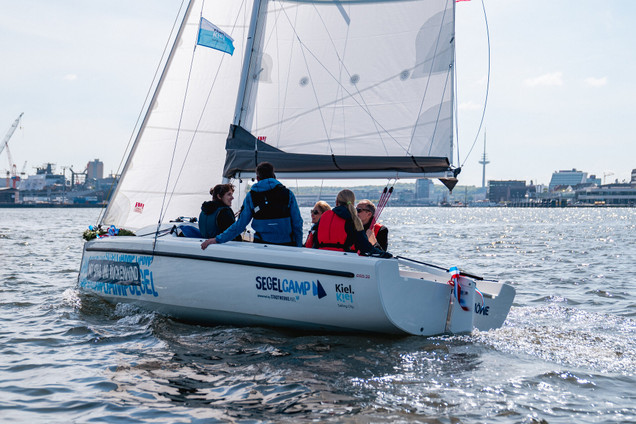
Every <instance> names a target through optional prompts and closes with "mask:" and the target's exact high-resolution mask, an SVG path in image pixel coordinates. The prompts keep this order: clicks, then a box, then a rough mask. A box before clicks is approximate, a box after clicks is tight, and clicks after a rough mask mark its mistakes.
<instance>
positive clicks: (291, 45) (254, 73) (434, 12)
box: [226, 0, 454, 176]
mask: <svg viewBox="0 0 636 424" xmlns="http://www.w3.org/2000/svg"><path fill="white" fill-rule="evenodd" d="M259 24H260V25H261V27H260V28H259V31H257V35H259V36H260V37H259V39H258V40H257V45H256V51H255V53H254V55H253V56H252V66H251V67H250V74H249V76H248V79H247V81H248V84H249V85H248V88H247V95H246V100H245V102H244V104H243V115H242V117H241V121H240V126H241V127H242V128H244V129H247V130H248V131H250V132H251V134H252V135H253V136H256V137H259V138H260V140H261V141H263V140H264V141H265V143H254V142H253V141H251V140H241V137H242V136H240V135H239V136H236V137H235V138H236V139H237V143H236V144H235V146H234V147H235V148H236V151H235V158H234V159H233V161H232V160H230V161H229V163H226V176H229V175H233V174H235V173H236V172H237V171H241V170H249V169H251V168H253V167H254V163H253V162H254V161H255V160H258V159H255V158H257V157H260V158H261V159H267V160H270V161H272V162H273V163H274V164H275V165H276V168H277V169H279V170H286V169H287V166H289V167H290V168H291V169H294V170H296V171H301V170H302V169H301V168H306V167H309V168H313V169H305V170H306V171H315V170H317V171H329V170H331V169H332V168H333V169H334V170H339V171H345V170H351V169H355V170H361V171H363V170H374V169H387V163H389V162H387V160H388V159H381V158H383V157H385V158H392V159H391V160H392V161H393V162H394V164H393V165H390V164H389V165H390V166H388V168H389V169H392V168H391V166H394V168H395V170H398V171H399V170H402V171H406V172H414V170H413V169H412V168H417V167H413V163H412V162H413V161H412V160H411V158H417V159H416V160H418V161H421V158H428V157H437V158H444V159H445V160H446V161H448V162H450V156H451V146H452V134H453V131H452V125H453V123H452V115H453V113H452V112H453V108H452V91H453V89H452V88H453V79H452V75H453V59H454V0H421V1H412V0H406V1H404V0H403V1H399V0H393V1H326V0H322V1H321V0H317V1H270V2H267V6H266V11H265V12H263V13H261V15H260V17H259ZM255 144H257V145H258V150H259V155H258V156H255V155H254V154H253V152H251V151H250V150H252V151H253V150H254V148H253V146H254V145H255ZM230 147H232V146H231V145H230ZM272 148H274V149H272ZM241 150H243V151H241ZM268 150H269V151H270V153H267V152H268ZM261 153H262V154H261ZM286 154H292V155H291V156H289V159H285V156H286ZM306 155H312V156H306ZM352 156H358V157H356V158H355V161H347V158H348V157H352ZM359 156H369V157H371V158H369V159H367V160H365V161H361V160H360V158H359ZM400 158H401V159H406V160H401V161H400V160H399V159H400ZM374 159H378V160H374ZM286 161H287V162H288V163H285V162H286ZM333 162H335V166H334V163H333ZM351 162H354V163H351ZM360 162H363V163H360ZM436 163H439V162H436ZM299 164H301V165H299ZM421 165H422V167H424V166H425V165H424V164H421ZM415 170H416V171H420V170H417V169H415Z"/></svg>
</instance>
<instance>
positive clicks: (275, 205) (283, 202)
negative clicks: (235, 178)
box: [250, 184, 291, 219]
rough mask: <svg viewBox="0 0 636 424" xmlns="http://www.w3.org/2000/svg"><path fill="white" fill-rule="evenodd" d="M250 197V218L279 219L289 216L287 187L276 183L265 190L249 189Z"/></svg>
mask: <svg viewBox="0 0 636 424" xmlns="http://www.w3.org/2000/svg"><path fill="white" fill-rule="evenodd" d="M250 196H251V197H252V204H253V205H254V209H252V218H254V219H279V218H289V217H291V210H290V209H289V189H288V188H287V187H285V186H284V185H282V184H278V185H277V186H276V187H274V188H273V189H271V190H267V191H254V190H252V191H250Z"/></svg>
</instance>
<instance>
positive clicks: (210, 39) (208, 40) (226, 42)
mask: <svg viewBox="0 0 636 424" xmlns="http://www.w3.org/2000/svg"><path fill="white" fill-rule="evenodd" d="M197 44H198V45H200V46H205V47H210V48H211V49H215V50H220V51H222V52H225V53H229V54H230V55H232V54H234V39H233V38H232V37H230V36H229V35H227V34H226V33H225V32H223V31H222V30H221V29H220V28H219V27H217V26H216V25H214V24H213V23H212V22H210V21H208V20H207V19H205V18H201V25H200V26H199V38H198V39H197Z"/></svg>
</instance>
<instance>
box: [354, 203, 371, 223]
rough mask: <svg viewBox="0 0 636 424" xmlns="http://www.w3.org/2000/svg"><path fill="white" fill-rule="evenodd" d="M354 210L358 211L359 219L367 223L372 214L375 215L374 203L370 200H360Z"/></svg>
mask: <svg viewBox="0 0 636 424" xmlns="http://www.w3.org/2000/svg"><path fill="white" fill-rule="evenodd" d="M356 212H358V217H359V218H360V221H362V223H363V224H364V225H367V224H368V223H369V222H370V221H371V219H373V215H375V205H374V204H373V202H372V201H371V200H368V199H364V200H360V202H359V203H358V206H356Z"/></svg>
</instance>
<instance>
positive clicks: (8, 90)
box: [0, 0, 636, 186]
mask: <svg viewBox="0 0 636 424" xmlns="http://www.w3.org/2000/svg"><path fill="white" fill-rule="evenodd" d="M484 1H485V6H486V13H487V17H488V23H489V27H490V44H491V46H490V54H491V74H490V93H489V97H488V107H487V109H486V116H485V121H484V125H485V128H486V131H487V155H488V159H489V160H490V164H489V165H488V167H487V169H486V178H487V179H497V180H501V179H525V180H527V181H528V182H529V181H530V180H533V181H534V182H535V183H546V184H547V183H548V182H549V180H550V176H551V174H552V172H554V171H556V170H560V169H572V168H577V169H579V170H583V171H586V172H588V173H590V174H596V175H597V176H599V177H601V178H602V177H603V174H609V173H613V175H607V178H606V180H607V181H608V182H609V181H613V180H614V179H616V178H618V179H619V180H629V178H630V173H631V170H632V168H636V141H635V139H634V138H635V135H634V134H635V132H636V131H635V127H636V109H635V107H634V100H633V99H634V98H635V97H636V84H635V83H634V75H636V72H635V71H636V69H635V68H636V63H635V60H636V57H635V56H636V29H635V27H634V22H636V2H632V1H626V0H624V1H613V0H578V1H548V0H484ZM180 3H181V0H108V1H106V0H91V1H87V0H84V1H81V0H74V1H71V0H56V1H45V0H39V1H38V0H20V1H12V0H0V6H1V10H2V13H1V14H0V52H1V55H2V56H1V57H2V66H0V99H1V100H0V137H4V134H5V133H6V131H7V130H8V129H9V127H10V125H11V124H12V123H13V121H14V120H15V119H16V118H17V116H18V115H19V114H20V113H21V112H24V117H23V120H22V128H21V129H19V130H18V131H16V133H15V134H14V136H13V138H12V139H11V142H10V143H9V146H10V149H11V153H12V155H13V159H14V161H15V163H16V164H17V165H18V168H19V170H21V169H22V168H23V165H24V163H25V161H26V162H27V167H26V170H27V173H34V169H33V168H34V167H35V166H39V165H42V164H43V163H45V162H53V163H55V164H56V165H57V169H58V170H60V171H61V167H62V166H69V165H73V168H74V169H75V170H77V171H81V170H83V169H84V167H85V166H86V163H87V162H88V161H91V160H93V159H95V158H99V159H101V160H102V161H103V162H104V165H105V172H110V171H115V170H116V169H117V167H118V165H119V162H120V160H121V155H122V153H123V152H124V149H125V147H126V144H127V143H128V140H129V138H130V135H131V131H132V129H133V126H134V124H135V122H136V119H137V116H138V114H139V112H140V108H141V105H142V103H143V100H144V98H145V95H146V92H147V90H148V86H149V84H150V82H151V79H152V76H153V73H154V71H155V68H156V66H157V63H158V61H159V58H160V55H161V52H162V50H163V47H164V44H165V42H166V39H167V36H168V33H169V31H170V28H171V25H172V21H173V20H174V18H175V15H176V13H177V10H178V9H179V6H180ZM456 31H457V34H456V35H457V36H456V41H457V72H458V95H457V101H458V105H459V114H458V115H459V116H458V124H459V155H460V161H461V163H462V165H463V171H462V173H461V174H460V184H461V185H464V184H467V185H478V186H479V185H481V174H482V167H481V165H480V164H479V163H478V161H479V160H480V158H481V155H482V153H483V132H482V134H481V135H480V136H479V138H478V141H477V144H476V145H475V147H474V149H473V151H472V153H471V154H470V156H468V158H467V154H468V152H469V150H470V148H471V145H472V144H473V141H474V140H475V136H476V131H477V128H478V125H479V120H480V118H481V113H482V112H481V111H482V107H483V103H484V97H485V89H486V79H487V78H486V77H487V61H486V59H487V55H488V48H487V43H486V29H485V24H484V15H483V11H482V3H481V1H480V0H472V1H464V2H460V3H457V30H456ZM482 131H483V130H482ZM455 162H457V158H455ZM7 167H8V161H7V157H6V154H5V153H4V152H3V153H2V154H1V155H0V170H5V169H6V168H7Z"/></svg>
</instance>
